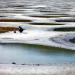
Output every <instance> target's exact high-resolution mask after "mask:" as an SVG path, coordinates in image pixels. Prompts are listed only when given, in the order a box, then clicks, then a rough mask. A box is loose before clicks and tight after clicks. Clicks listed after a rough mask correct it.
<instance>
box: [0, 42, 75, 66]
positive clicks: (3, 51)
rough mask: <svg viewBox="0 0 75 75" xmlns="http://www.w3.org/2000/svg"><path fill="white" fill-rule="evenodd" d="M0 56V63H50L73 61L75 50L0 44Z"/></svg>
mask: <svg viewBox="0 0 75 75" xmlns="http://www.w3.org/2000/svg"><path fill="white" fill-rule="evenodd" d="M0 56H1V58H0V64H14V65H15V64H16V65H28V64H29V65H50V64H63V63H65V64H69V63H74V62H75V59H74V58H75V51H71V50H66V49H62V48H55V47H49V46H42V45H31V44H17V43H16V44H14V43H13V44H11V43H9V44H5V43H4V44H0ZM61 58H62V59H61Z"/></svg>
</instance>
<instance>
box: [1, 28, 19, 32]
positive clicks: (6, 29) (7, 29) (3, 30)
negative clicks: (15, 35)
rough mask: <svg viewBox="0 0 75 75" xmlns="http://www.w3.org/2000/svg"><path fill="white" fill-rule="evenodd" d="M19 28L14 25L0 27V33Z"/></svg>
mask: <svg viewBox="0 0 75 75" xmlns="http://www.w3.org/2000/svg"><path fill="white" fill-rule="evenodd" d="M18 30H19V29H18V28H16V27H0V33H4V32H8V31H18Z"/></svg>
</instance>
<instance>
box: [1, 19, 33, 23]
mask: <svg viewBox="0 0 75 75" xmlns="http://www.w3.org/2000/svg"><path fill="white" fill-rule="evenodd" d="M0 22H32V21H31V20H27V19H0Z"/></svg>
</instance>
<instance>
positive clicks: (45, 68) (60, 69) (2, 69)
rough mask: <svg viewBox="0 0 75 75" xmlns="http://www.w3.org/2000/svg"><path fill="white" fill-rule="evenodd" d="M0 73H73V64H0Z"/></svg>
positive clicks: (21, 74)
mask: <svg viewBox="0 0 75 75" xmlns="http://www.w3.org/2000/svg"><path fill="white" fill-rule="evenodd" d="M0 75H75V65H74V64H61V65H57V64H56V65H55V64H54V65H53V64H52V65H39V66H38V65H11V64H9V65H8V64H0Z"/></svg>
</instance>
